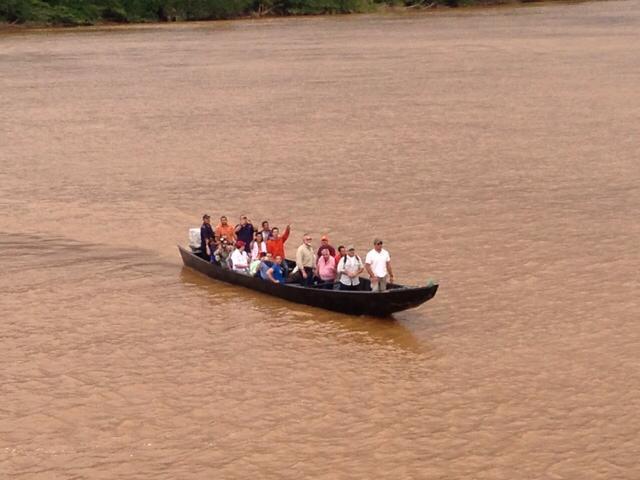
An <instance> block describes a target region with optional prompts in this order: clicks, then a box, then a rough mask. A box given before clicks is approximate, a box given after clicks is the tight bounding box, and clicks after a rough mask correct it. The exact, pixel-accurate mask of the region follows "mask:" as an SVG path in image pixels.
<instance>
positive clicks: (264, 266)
mask: <svg viewBox="0 0 640 480" xmlns="http://www.w3.org/2000/svg"><path fill="white" fill-rule="evenodd" d="M272 265H273V262H272V261H271V254H270V253H267V254H266V255H265V256H264V257H262V262H261V263H260V267H258V275H259V276H260V278H261V279H263V280H269V277H268V276H267V272H268V271H269V269H270V268H271V266H272Z"/></svg>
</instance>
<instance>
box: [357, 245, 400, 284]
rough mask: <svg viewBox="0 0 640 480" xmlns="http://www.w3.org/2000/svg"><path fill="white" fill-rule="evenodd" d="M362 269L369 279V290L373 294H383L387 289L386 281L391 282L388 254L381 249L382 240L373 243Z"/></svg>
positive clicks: (391, 274) (391, 272)
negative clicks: (365, 271) (365, 270)
mask: <svg viewBox="0 0 640 480" xmlns="http://www.w3.org/2000/svg"><path fill="white" fill-rule="evenodd" d="M364 267H365V268H366V269H367V273H368V274H369V278H371V290H373V291H374V292H384V291H385V290H386V289H387V280H389V281H391V282H393V271H392V270H391V257H390V256H389V252H387V251H386V250H385V249H384V248H382V240H380V239H379V238H376V239H375V240H374V241H373V249H372V250H369V253H367V257H366V258H365V260H364Z"/></svg>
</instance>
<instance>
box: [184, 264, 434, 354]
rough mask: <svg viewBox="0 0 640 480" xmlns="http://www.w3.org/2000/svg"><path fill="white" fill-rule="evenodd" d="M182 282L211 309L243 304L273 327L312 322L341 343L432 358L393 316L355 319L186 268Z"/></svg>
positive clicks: (423, 344) (429, 350) (427, 348)
mask: <svg viewBox="0 0 640 480" xmlns="http://www.w3.org/2000/svg"><path fill="white" fill-rule="evenodd" d="M180 280H181V281H182V283H183V284H184V285H185V286H187V287H189V288H195V289H197V290H198V292H199V293H198V296H199V297H202V298H205V299H206V303H207V304H208V305H210V306H211V307H215V308H225V307H228V308H234V307H235V306H236V305H237V303H238V301H239V300H240V301H241V302H242V304H243V305H246V307H247V309H248V310H250V311H253V312H255V313H256V316H257V317H259V318H260V321H273V323H274V325H276V324H278V325H279V324H281V323H282V321H283V319H284V320H285V321H286V322H288V323H294V324H296V323H297V324H299V325H302V324H304V323H308V322H310V321H312V322H314V323H315V324H317V325H320V326H322V327H326V328H323V330H322V331H323V332H324V333H327V334H329V335H331V336H332V337H334V338H335V339H337V340H338V341H340V342H355V343H358V344H375V345H378V346H385V347H388V348H393V349H399V350H403V351H406V352H411V353H414V354H420V355H426V356H431V355H432V354H433V350H432V347H431V345H430V344H429V342H427V341H424V340H420V339H419V338H417V337H416V336H415V334H414V333H413V332H412V331H411V329H410V328H408V327H407V326H405V325H403V323H401V322H400V321H399V320H398V319H396V318H394V317H393V316H391V317H386V318H379V317H371V316H365V315H362V316H353V315H347V314H342V313H338V312H332V311H327V310H323V309H319V308H315V307H310V306H306V305H301V304H296V303H292V302H288V301H286V300H283V299H279V298H277V297H272V296H270V295H267V294H264V293H260V292H257V291H254V290H250V289H246V288H242V287H240V286H236V285H230V284H228V283H225V282H221V281H217V280H212V279H210V278H208V277H206V276H204V275H202V274H200V273H198V272H195V271H193V270H192V269H190V268H187V267H183V268H182V270H181V271H180ZM200 293H201V294H202V295H201V294H200Z"/></svg>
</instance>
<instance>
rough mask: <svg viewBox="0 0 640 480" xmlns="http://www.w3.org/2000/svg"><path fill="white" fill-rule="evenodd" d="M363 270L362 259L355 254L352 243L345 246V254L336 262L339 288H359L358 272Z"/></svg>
mask: <svg viewBox="0 0 640 480" xmlns="http://www.w3.org/2000/svg"><path fill="white" fill-rule="evenodd" d="M362 272H364V265H362V260H360V257H358V256H357V255H356V249H355V248H354V247H353V245H349V246H348V247H347V254H346V255H345V256H343V257H342V258H341V259H340V261H339V262H338V275H339V277H338V278H339V279H340V290H360V274H361V273H362Z"/></svg>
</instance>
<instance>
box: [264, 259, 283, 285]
mask: <svg viewBox="0 0 640 480" xmlns="http://www.w3.org/2000/svg"><path fill="white" fill-rule="evenodd" d="M267 277H268V279H269V281H271V282H273V283H284V272H283V271H282V257H281V256H280V255H276V259H275V261H274V262H273V264H272V265H271V268H270V269H269V270H267Z"/></svg>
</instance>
